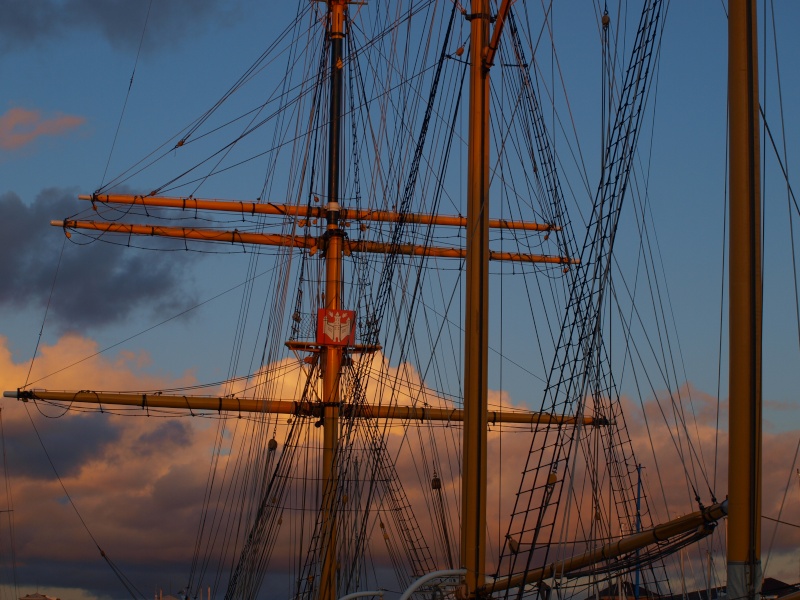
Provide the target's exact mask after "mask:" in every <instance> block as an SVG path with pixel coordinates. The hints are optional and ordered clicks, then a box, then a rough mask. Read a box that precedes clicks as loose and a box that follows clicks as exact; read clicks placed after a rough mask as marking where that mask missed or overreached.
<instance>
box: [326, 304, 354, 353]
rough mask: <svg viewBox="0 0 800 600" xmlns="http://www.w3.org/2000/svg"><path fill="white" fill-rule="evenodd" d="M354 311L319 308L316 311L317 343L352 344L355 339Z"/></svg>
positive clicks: (329, 344)
mask: <svg viewBox="0 0 800 600" xmlns="http://www.w3.org/2000/svg"><path fill="white" fill-rule="evenodd" d="M355 323H356V313H355V311H353V310H332V309H329V308H320V309H319V311H318V312H317V343H318V344H322V345H326V346H352V345H353V344H354V343H355V341H356V328H355Z"/></svg>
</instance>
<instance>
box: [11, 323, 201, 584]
mask: <svg viewBox="0 0 800 600" xmlns="http://www.w3.org/2000/svg"><path fill="white" fill-rule="evenodd" d="M96 351H97V345H96V343H95V342H93V341H91V340H88V339H86V338H83V337H80V336H75V335H70V336H66V337H64V338H62V339H61V340H59V342H58V343H57V344H54V345H52V346H44V347H43V348H42V353H41V355H40V356H39V357H38V358H37V361H36V363H35V365H34V369H33V373H32V375H33V377H39V376H41V375H43V374H46V373H50V372H52V371H56V370H58V369H59V367H61V366H63V364H64V362H65V361H66V360H68V359H69V357H74V356H76V355H77V356H86V355H92V354H94V353H95V352H96ZM147 364H148V360H147V357H146V356H143V355H139V354H136V355H134V354H131V353H120V354H118V355H117V356H114V357H104V356H95V357H94V358H92V359H90V360H87V361H85V362H83V363H80V364H78V365H76V366H75V367H73V368H71V369H69V370H67V371H62V372H60V373H59V374H57V375H55V376H53V377H51V378H49V379H48V383H50V384H51V385H52V386H53V387H56V388H66V389H133V388H139V389H141V388H160V387H165V386H174V385H190V384H192V383H194V378H193V376H192V375H191V374H189V373H187V374H185V375H184V376H182V377H180V378H178V379H175V380H168V381H167V380H164V379H162V378H160V377H158V376H154V375H151V374H148V373H147V372H146V370H145V369H144V367H146V366H147ZM27 369H28V365H27V364H18V363H15V362H14V361H13V359H12V356H11V354H10V352H9V350H8V348H7V344H6V341H5V339H0V383H1V384H2V387H3V389H13V388H15V387H16V386H18V385H20V383H21V382H23V381H24V379H25V377H26V374H27ZM2 408H3V411H2V418H3V431H4V434H5V443H6V453H7V454H6V455H7V458H8V460H7V463H6V464H7V469H8V470H7V472H5V473H4V476H6V477H8V478H9V481H10V484H11V490H12V492H13V502H14V524H15V534H16V535H15V546H16V557H17V568H18V571H17V574H18V580H19V581H20V582H21V583H23V584H24V583H28V584H33V583H41V584H42V585H45V586H64V587H75V588H81V587H83V588H85V587H86V586H87V582H92V584H93V587H92V589H91V594H94V595H97V596H103V595H106V596H107V597H108V596H110V597H120V596H122V595H125V593H124V589H123V588H122V587H121V585H120V583H119V581H118V580H117V578H116V577H115V576H114V574H113V572H112V571H111V569H110V568H109V567H108V565H106V564H105V562H104V560H103V559H102V557H101V556H100V554H99V551H98V548H97V547H96V546H95V544H94V541H93V540H92V539H91V538H90V536H89V533H87V531H86V529H85V528H84V527H83V525H82V524H81V522H80V520H79V519H78V518H77V516H76V515H75V512H74V511H73V508H72V506H71V505H70V502H69V500H68V499H67V496H66V494H65V491H64V489H63V488H62V487H61V484H60V483H59V481H58V480H57V479H56V476H55V474H54V473H53V470H52V468H51V467H50V464H49V461H48V459H47V455H46V454H45V450H44V449H43V448H42V444H41V443H40V442H39V436H41V439H42V442H43V445H44V447H45V448H46V450H47V453H48V454H49V456H50V458H51V459H52V461H53V464H54V465H55V468H56V469H57V470H58V473H59V475H60V477H61V480H62V481H63V483H64V487H65V488H66V492H67V493H68V494H69V496H70V497H71V498H72V500H73V501H74V502H75V504H76V507H77V509H78V511H80V514H81V517H82V518H83V519H84V521H85V522H86V523H87V525H88V528H89V530H90V531H91V535H92V536H93V537H94V538H95V540H96V542H97V544H98V545H99V546H100V548H102V549H103V551H105V552H106V553H107V555H108V557H109V558H110V559H111V560H112V561H114V562H115V563H116V564H117V565H118V566H119V567H120V568H121V569H122V571H123V572H124V573H125V574H126V576H128V577H129V578H130V579H131V580H132V581H134V582H135V583H136V584H137V585H139V584H141V585H143V586H145V585H146V586H149V587H145V588H144V589H143V591H144V590H145V589H146V590H147V592H148V593H149V592H151V591H152V589H153V586H155V585H163V586H164V587H165V588H166V587H167V586H168V584H169V583H170V582H171V581H172V582H175V583H177V582H178V581H180V579H179V577H184V576H185V565H186V562H187V552H188V550H187V548H188V547H190V545H191V541H192V540H193V539H194V533H195V527H196V524H197V518H198V515H199V514H200V508H201V505H202V501H203V491H204V489H205V482H206V475H207V469H208V460H209V459H210V456H211V447H212V445H213V440H214V435H215V431H214V428H213V427H211V424H210V423H207V422H199V421H200V420H199V419H191V418H188V419H180V418H174V419H171V420H165V419H160V418H157V415H156V414H155V413H151V416H150V418H147V417H146V416H145V415H146V414H147V413H145V412H143V411H140V414H141V415H142V418H122V417H114V416H109V414H108V412H106V413H105V414H100V413H99V412H90V413H85V412H79V411H69V412H67V411H65V410H64V409H63V408H61V407H55V406H48V405H47V404H41V403H39V404H36V405H34V404H33V403H22V402H17V401H14V400H5V401H4V404H3V407H2ZM108 410H109V407H106V411H108ZM31 421H33V423H34V424H35V429H34V427H33V425H32V424H31ZM3 503H4V504H5V502H3ZM3 558H7V557H5V556H4V557H3ZM4 562H5V561H4ZM2 566H3V568H4V572H5V567H7V563H5V564H3V565H2ZM174 591H177V588H176V589H175V590H174Z"/></svg>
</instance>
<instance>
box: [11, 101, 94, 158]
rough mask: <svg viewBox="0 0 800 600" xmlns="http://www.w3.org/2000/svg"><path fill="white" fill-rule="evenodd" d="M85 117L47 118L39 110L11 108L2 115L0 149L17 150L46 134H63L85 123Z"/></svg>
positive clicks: (60, 116)
mask: <svg viewBox="0 0 800 600" xmlns="http://www.w3.org/2000/svg"><path fill="white" fill-rule="evenodd" d="M85 121H86V119H85V118H84V117H78V116H75V115H62V114H54V115H53V116H51V117H48V118H45V117H43V116H42V114H41V112H40V111H38V110H28V109H26V108H11V109H9V110H8V111H7V112H6V113H5V114H4V115H0V149H3V150H17V149H19V148H22V147H23V146H27V145H28V144H30V143H32V142H34V141H35V140H36V139H37V138H40V137H42V136H44V135H62V134H64V133H67V132H69V131H71V130H73V129H75V128H77V127H80V126H81V125H83V123H84V122H85Z"/></svg>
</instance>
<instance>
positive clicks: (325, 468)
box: [319, 0, 346, 600]
mask: <svg viewBox="0 0 800 600" xmlns="http://www.w3.org/2000/svg"><path fill="white" fill-rule="evenodd" d="M345 4H346V0H329V2H328V20H329V23H328V26H329V34H330V48H331V63H330V69H331V70H330V114H329V118H330V125H329V130H328V205H327V207H326V209H327V231H326V233H325V237H326V238H327V247H326V250H325V308H327V309H332V310H339V309H340V308H341V304H342V303H341V293H342V246H343V244H342V235H343V232H342V230H341V229H340V228H339V149H340V147H341V127H340V121H341V113H342V90H343V86H342V60H343V57H342V47H343V41H344V10H345ZM341 368H342V348H341V347H339V346H327V347H325V348H324V351H323V371H322V401H323V403H324V415H323V443H322V481H323V489H322V495H323V498H322V510H323V515H322V522H323V527H322V534H323V538H322V539H323V542H322V543H323V544H324V550H323V556H322V572H321V575H320V593H319V598H320V600H335V599H336V593H337V585H336V575H337V571H338V564H337V563H338V557H337V553H336V537H337V530H336V514H335V512H336V511H335V507H336V489H337V487H338V476H337V475H338V474H337V470H338V466H337V464H336V451H337V448H338V445H339V402H340V398H339V374H340V371H341Z"/></svg>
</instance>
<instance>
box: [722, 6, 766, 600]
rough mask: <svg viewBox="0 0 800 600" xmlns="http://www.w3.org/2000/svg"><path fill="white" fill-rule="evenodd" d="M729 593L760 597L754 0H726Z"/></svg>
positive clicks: (758, 209)
mask: <svg viewBox="0 0 800 600" xmlns="http://www.w3.org/2000/svg"><path fill="white" fill-rule="evenodd" d="M728 8H729V15H728V102H729V110H728V114H729V119H730V168H729V169H728V172H729V174H730V175H729V176H730V195H731V198H730V228H731V236H730V281H729V285H730V307H729V311H730V314H729V317H730V325H729V327H730V336H729V343H730V347H729V351H728V352H729V357H728V360H729V361H730V362H729V374H728V377H729V382H730V383H729V389H728V394H729V403H730V407H729V410H730V413H729V417H728V419H729V422H728V423H729V424H728V432H729V435H730V442H729V445H728V446H729V447H728V454H729V456H728V499H729V502H730V511H729V512H730V516H729V517H728V558H727V560H728V567H727V571H728V579H727V582H728V597H729V598H732V599H736V600H740V599H745V598H746V599H748V600H755V599H756V598H760V596H761V579H762V573H761V306H762V301H761V295H762V289H761V198H760V186H761V179H760V175H761V166H760V162H759V146H760V143H759V135H758V127H759V116H758V107H759V102H758V55H757V45H756V40H757V34H756V31H757V30H756V2H755V0H731V1H730V2H729V4H728Z"/></svg>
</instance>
